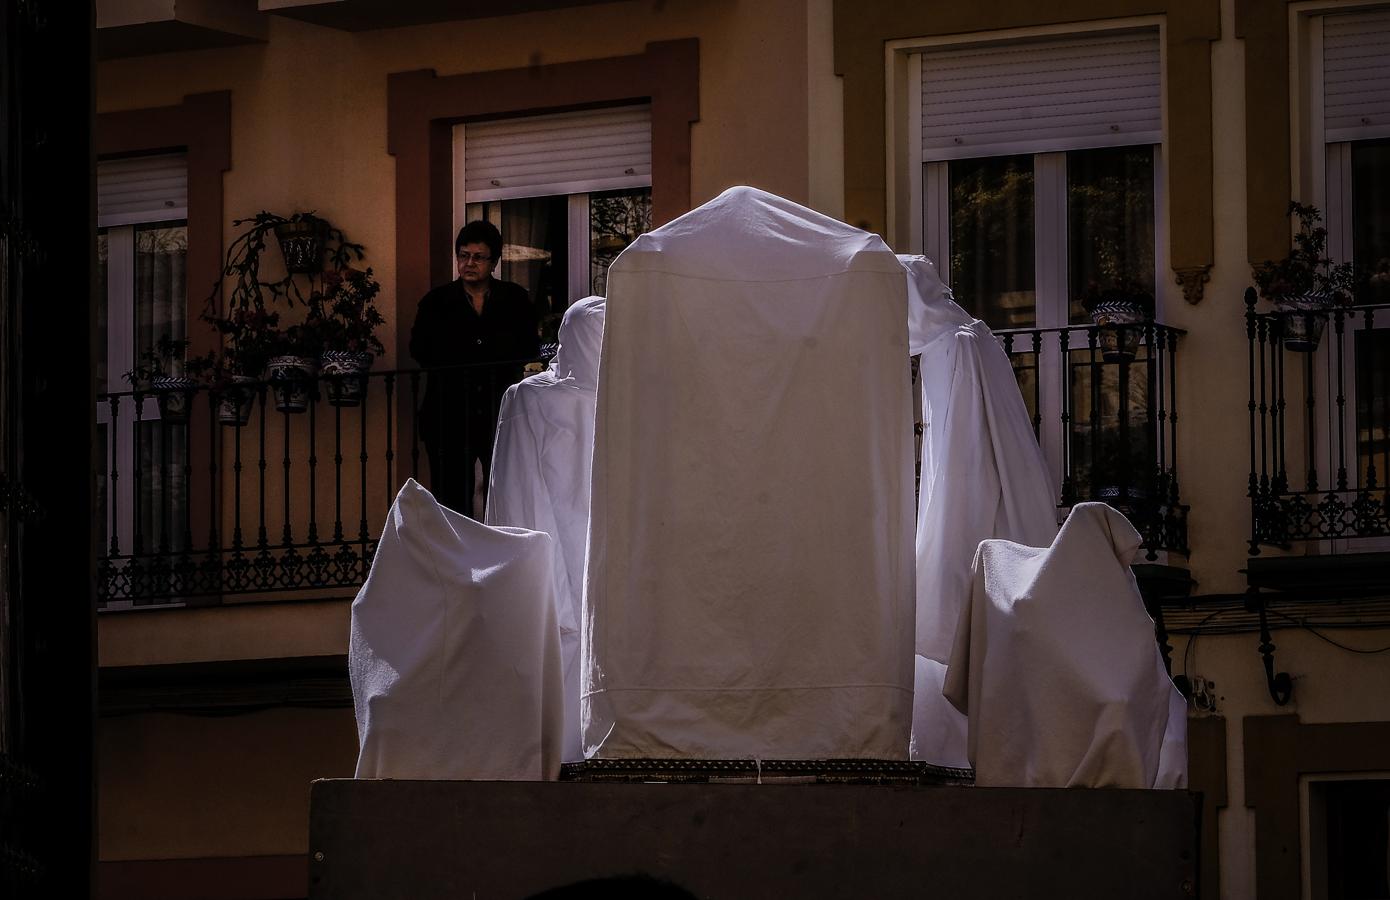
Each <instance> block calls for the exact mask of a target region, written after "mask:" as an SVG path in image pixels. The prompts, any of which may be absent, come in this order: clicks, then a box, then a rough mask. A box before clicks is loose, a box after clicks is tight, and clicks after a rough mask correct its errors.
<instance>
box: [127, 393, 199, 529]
mask: <svg viewBox="0 0 1390 900" xmlns="http://www.w3.org/2000/svg"><path fill="white" fill-rule="evenodd" d="M186 431H187V426H186V425H182V424H172V423H169V422H161V421H157V420H156V421H153V422H151V421H148V420H147V421H144V422H141V423H140V424H139V428H138V430H137V432H136V436H137V439H138V446H137V448H136V450H137V452H138V453H139V454H140V456H139V464H140V494H139V504H140V505H139V525H140V534H141V537H142V538H143V542H144V551H145V552H146V553H150V552H156V551H161V550H166V549H167V550H187V549H188V547H187V542H186V541H185V540H184V536H185V535H184V516H185V515H186V512H187V509H188V482H187V479H186V478H185V474H186V473H185V472H184V462H185V460H186V459H187V457H188V453H187V447H188V445H187V433H186ZM124 543H125V540H124V536H122V544H124Z"/></svg>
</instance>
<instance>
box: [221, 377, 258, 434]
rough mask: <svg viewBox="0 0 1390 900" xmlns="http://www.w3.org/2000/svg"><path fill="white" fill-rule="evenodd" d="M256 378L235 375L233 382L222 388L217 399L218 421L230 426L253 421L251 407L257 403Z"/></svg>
mask: <svg viewBox="0 0 1390 900" xmlns="http://www.w3.org/2000/svg"><path fill="white" fill-rule="evenodd" d="M255 382H256V379H254V378H252V377H250V376H249V375H233V376H232V377H231V384H230V385H228V386H227V387H225V388H223V389H222V396H221V397H220V398H219V399H218V401H217V421H219V422H221V423H222V424H223V425H227V426H229V427H233V428H235V427H242V428H244V427H245V426H246V423H247V422H250V421H251V407H252V406H254V405H255V403H256V389H255V388H254V387H251V385H253V384H255Z"/></svg>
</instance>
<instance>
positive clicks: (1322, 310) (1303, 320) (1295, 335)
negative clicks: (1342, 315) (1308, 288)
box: [1274, 294, 1333, 353]
mask: <svg viewBox="0 0 1390 900" xmlns="http://www.w3.org/2000/svg"><path fill="white" fill-rule="evenodd" d="M1332 306H1333V302H1332V297H1330V296H1329V295H1327V294H1301V295H1299V296H1296V297H1275V298H1274V311H1275V312H1277V313H1278V314H1279V319H1280V324H1281V325H1282V326H1283V331H1282V335H1283V341H1284V348H1285V349H1287V350H1292V351H1294V352H1295V353H1312V352H1313V351H1314V350H1316V349H1318V344H1319V342H1321V341H1322V332H1323V328H1324V327H1325V326H1326V325H1327V311H1328V310H1330V309H1331V308H1332Z"/></svg>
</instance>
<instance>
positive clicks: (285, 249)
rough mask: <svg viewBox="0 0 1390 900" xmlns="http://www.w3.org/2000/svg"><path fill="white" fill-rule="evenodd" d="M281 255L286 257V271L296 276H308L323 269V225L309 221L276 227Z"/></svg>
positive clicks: (288, 223)
mask: <svg viewBox="0 0 1390 900" xmlns="http://www.w3.org/2000/svg"><path fill="white" fill-rule="evenodd" d="M275 237H276V239H277V240H278V241H279V242H280V253H281V254H282V255H283V256H284V257H285V269H286V270H287V271H288V272H290V273H292V274H295V275H307V274H312V273H314V272H317V271H319V270H321V269H322V268H323V245H324V228H323V223H321V222H317V221H313V220H309V221H304V220H301V221H298V222H281V223H280V224H279V225H276V226H275Z"/></svg>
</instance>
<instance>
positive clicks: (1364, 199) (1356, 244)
mask: <svg viewBox="0 0 1390 900" xmlns="http://www.w3.org/2000/svg"><path fill="white" fill-rule="evenodd" d="M1351 173H1352V174H1351V178H1352V182H1351V183H1352V185H1353V188H1352V199H1351V232H1352V238H1351V254H1352V260H1353V261H1354V262H1355V264H1356V273H1357V275H1359V276H1361V277H1362V278H1363V279H1365V282H1364V283H1365V284H1366V288H1365V289H1363V290H1362V291H1361V296H1360V297H1358V298H1357V301H1358V302H1360V303H1390V141H1374V142H1366V143H1358V144H1352V147H1351Z"/></svg>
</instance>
